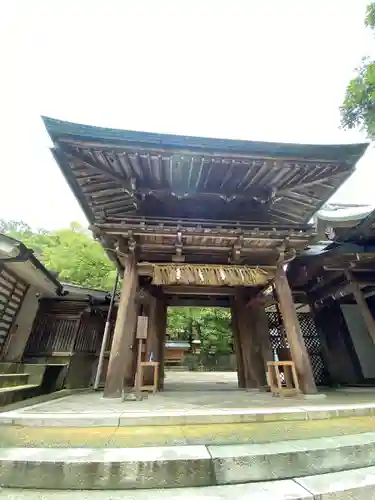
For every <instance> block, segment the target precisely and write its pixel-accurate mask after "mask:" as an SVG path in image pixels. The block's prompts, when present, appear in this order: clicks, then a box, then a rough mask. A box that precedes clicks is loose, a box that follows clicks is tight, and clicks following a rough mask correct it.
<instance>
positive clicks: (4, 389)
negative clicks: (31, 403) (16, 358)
mask: <svg viewBox="0 0 375 500" xmlns="http://www.w3.org/2000/svg"><path fill="white" fill-rule="evenodd" d="M44 371H45V367H44V366H43V365H31V364H23V363H0V407H4V406H7V405H9V404H12V403H16V402H19V401H22V400H24V399H27V398H31V397H33V396H36V395H38V393H39V388H40V386H41V383H42V380H43V375H44Z"/></svg>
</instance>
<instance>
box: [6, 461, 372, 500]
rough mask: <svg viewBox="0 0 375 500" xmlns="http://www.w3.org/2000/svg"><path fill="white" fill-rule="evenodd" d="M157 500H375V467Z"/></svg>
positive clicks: (183, 492)
mask: <svg viewBox="0 0 375 500" xmlns="http://www.w3.org/2000/svg"><path fill="white" fill-rule="evenodd" d="M151 496H152V499H153V500H166V499H168V498H169V499H171V500H172V499H173V500H191V499H194V500H212V499H214V498H215V500H229V499H230V500H237V499H239V498H249V499H251V500H264V499H270V498H272V499H273V500H287V499H291V498H293V499H295V500H317V499H319V500H326V499H327V500H331V499H333V498H335V499H338V498H340V499H341V500H353V499H354V498H356V499H359V498H360V499H361V500H373V498H375V467H366V468H362V469H353V470H351V471H342V472H333V473H329V474H320V475H317V476H307V477H303V478H294V479H287V480H281V481H267V482H257V483H247V484H235V485H225V486H209V487H191V488H170V489H168V490H166V489H159V490H153V491H152V495H151ZM1 498H2V499H4V500H15V499H16V498H17V499H18V500H34V499H35V498H48V499H49V500H108V499H109V498H113V499H116V500H130V499H131V500H150V491H149V490H138V491H136V490H119V489H115V490H104V491H94V490H79V491H62V490H56V489H54V490H33V489H31V490H22V491H21V490H20V489H10V488H3V489H2V490H1Z"/></svg>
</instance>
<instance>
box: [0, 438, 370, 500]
mask: <svg viewBox="0 0 375 500" xmlns="http://www.w3.org/2000/svg"><path fill="white" fill-rule="evenodd" d="M374 466H375V432H370V433H364V434H359V435H353V436H338V437H334V438H318V439H310V440H305V441H303V440H298V441H283V442H278V443H272V444H267V445H265V444H262V445H258V444H254V445H226V446H218V445H213V446H200V445H199V446H172V447H149V448H103V449H87V448H86V449H85V448H77V449H72V448H70V449H61V448H60V449H56V448H50V449H47V448H4V449H2V450H1V449H0V485H1V486H2V487H7V488H33V489H61V490H63V489H71V490H77V489H79V490H85V489H86V490H98V489H99V490H109V489H115V490H127V489H157V488H176V487H202V486H215V485H231V484H232V485H233V484H241V483H257V482H259V481H275V480H285V479H294V480H296V481H298V482H299V484H300V486H303V488H305V489H307V490H308V491H309V492H312V491H313V490H314V488H315V487H318V486H319V484H318V486H317V483H316V481H317V480H318V475H322V474H328V473H333V472H337V473H342V472H340V471H343V470H344V471H351V470H352V469H358V468H364V467H370V468H371V469H373V470H372V472H371V471H370V472H371V474H370V476H371V480H372V481H373V482H374V484H375V467H374ZM343 474H345V476H342V477H349V476H346V475H347V474H349V472H345V473H343ZM361 474H362V473H361ZM363 474H366V473H365V472H364V473H363ZM357 475H360V473H359V472H358V473H357ZM297 477H298V478H301V479H296V478H297ZM358 477H359V476H358ZM368 477H369V475H368V474H367V476H365V478H368ZM364 481H365V479H363V480H362V482H364ZM336 483H337V484H339V480H338V479H337V480H336ZM320 487H321V486H320ZM317 498H321V497H317ZM340 498H341V497H340ZM371 498H373V497H371ZM361 499H362V497H361Z"/></svg>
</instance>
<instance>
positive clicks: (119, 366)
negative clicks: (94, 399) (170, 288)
mask: <svg viewBox="0 0 375 500" xmlns="http://www.w3.org/2000/svg"><path fill="white" fill-rule="evenodd" d="M137 288H138V274H137V266H136V261H135V256H134V254H129V255H128V256H127V259H126V265H125V269H124V277H123V285H122V290H121V296H120V300H119V305H118V311H117V318H116V324H115V331H114V334H113V341H112V347H111V353H110V357H109V362H108V371H107V377H106V381H105V386H104V397H106V398H121V397H122V393H123V389H124V384H126V385H128V386H132V385H133V380H132V378H133V369H134V366H133V358H134V353H133V350H132V348H133V344H134V336H135V329H136V322H137V307H136V293H137Z"/></svg>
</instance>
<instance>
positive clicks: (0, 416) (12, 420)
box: [0, 389, 375, 427]
mask: <svg viewBox="0 0 375 500" xmlns="http://www.w3.org/2000/svg"><path fill="white" fill-rule="evenodd" d="M0 390H1V389H0ZM125 409H126V403H124V411H123V412H122V413H114V412H108V413H104V412H103V413H90V414H89V413H80V414H77V413H70V414H66V413H58V414H56V413H33V412H31V411H30V412H27V413H26V412H22V411H17V410H15V411H8V412H5V413H0V426H1V425H21V426H25V427H27V426H33V427H34V426H35V427H36V426H44V425H48V426H61V425H66V426H71V427H86V426H87V425H88V424H87V422H88V420H89V421H90V425H92V426H97V427H105V426H113V425H115V426H120V427H130V426H149V425H153V426H164V425H194V424H196V425H200V424H210V425H214V424H230V423H252V422H277V421H301V420H302V421H304V420H326V419H331V418H347V417H356V416H357V417H367V416H374V415H375V405H374V404H372V405H355V406H349V407H348V406H337V407H324V406H323V407H314V408H312V409H309V408H308V407H305V408H288V409H283V408H280V409H275V408H272V409H262V408H256V409H255V408H253V409H248V408H238V409H232V410H217V409H212V410H207V409H204V410H187V411H180V410H177V411H152V412H151V411H147V412H126V411H125Z"/></svg>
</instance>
